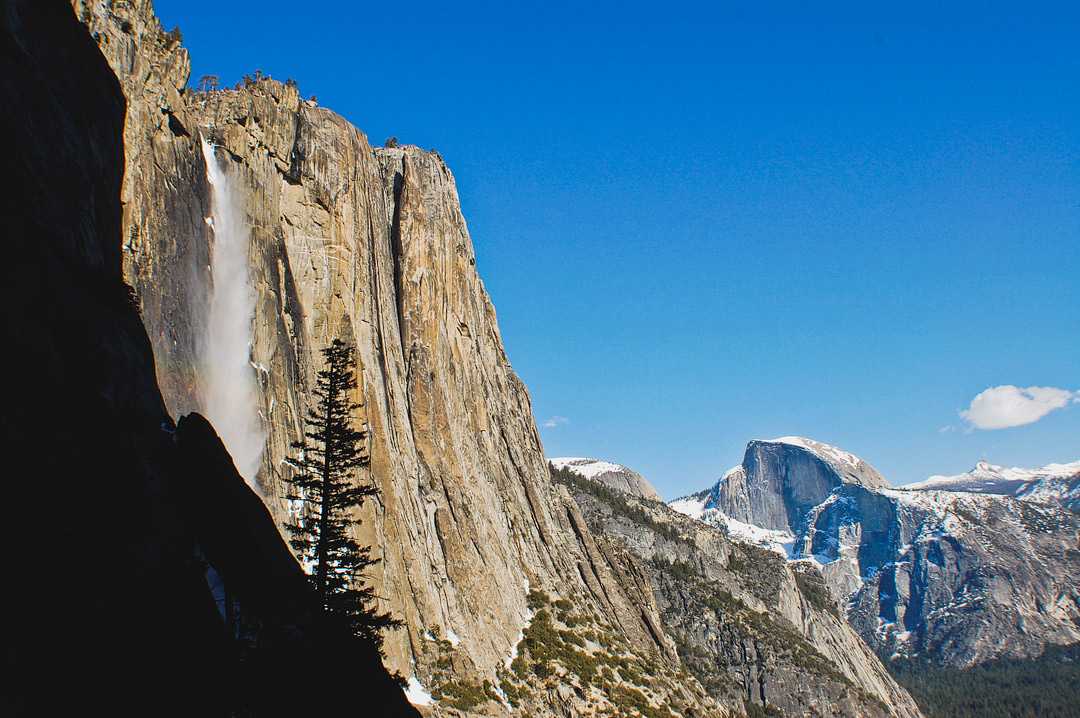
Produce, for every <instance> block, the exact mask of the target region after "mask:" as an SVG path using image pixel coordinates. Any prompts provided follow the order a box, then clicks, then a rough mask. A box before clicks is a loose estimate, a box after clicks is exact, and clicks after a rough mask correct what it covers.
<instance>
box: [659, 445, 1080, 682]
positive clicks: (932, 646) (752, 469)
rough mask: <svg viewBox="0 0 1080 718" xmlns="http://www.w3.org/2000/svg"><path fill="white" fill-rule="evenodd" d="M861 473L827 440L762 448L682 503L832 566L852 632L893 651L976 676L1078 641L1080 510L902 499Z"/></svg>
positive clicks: (1004, 500)
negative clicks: (995, 663) (989, 665)
mask: <svg viewBox="0 0 1080 718" xmlns="http://www.w3.org/2000/svg"><path fill="white" fill-rule="evenodd" d="M837 457H841V458H840V460H837ZM847 457H850V458H847ZM859 466H865V462H863V461H862V460H861V459H858V458H857V457H854V456H853V455H851V454H847V453H846V452H840V450H839V449H835V447H828V446H827V445H823V444H819V443H817V442H810V441H808V440H786V441H780V442H758V441H755V442H751V443H750V444H749V446H748V447H747V452H746V459H745V461H744V463H743V465H742V466H740V467H736V468H735V469H732V470H731V471H729V472H728V473H727V474H725V476H724V477H723V478H722V479H721V480H720V482H718V484H717V485H716V486H714V487H713V488H712V489H711V490H709V491H705V492H702V493H700V494H697V495H695V496H693V497H689V498H688V499H683V500H680V501H678V502H673V503H672V505H673V506H676V507H677V508H679V509H680V510H683V511H684V512H687V513H690V514H692V515H695V516H698V517H700V518H702V519H704V520H706V521H709V522H712V523H714V524H719V525H723V526H725V527H727V528H728V529H729V530H730V531H731V532H732V533H733V534H736V535H739V536H741V537H743V538H744V539H746V540H750V541H757V542H759V543H766V544H769V545H770V546H772V547H773V548H775V549H777V550H778V551H780V552H781V553H783V554H784V555H786V556H787V557H788V558H789V559H790V560H793V561H797V562H799V561H801V562H808V563H812V564H815V565H816V566H818V567H820V569H821V571H822V572H823V574H824V576H825V578H826V581H827V583H828V585H829V587H830V589H831V590H832V592H833V595H834V596H835V597H836V598H837V599H838V601H839V602H840V604H842V605H843V606H845V608H846V611H847V615H848V619H849V620H850V622H851V623H852V625H853V626H855V628H856V629H857V630H858V631H859V633H860V634H861V635H862V636H863V638H864V639H865V640H866V641H867V642H868V643H869V644H870V645H871V646H873V647H874V648H875V649H877V650H880V651H884V652H887V653H888V654H895V655H897V656H908V657H913V656H918V657H921V658H928V659H931V660H933V661H936V662H938V663H940V664H942V665H947V666H952V667H966V666H970V665H972V664H974V663H978V662H982V661H986V660H989V659H993V658H997V657H1028V656H1037V655H1039V654H1041V653H1042V651H1043V650H1044V649H1045V647H1046V646H1047V645H1048V644H1067V643H1073V642H1075V641H1077V640H1080V592H1078V589H1077V587H1076V586H1075V582H1074V581H1073V580H1072V579H1071V578H1070V577H1071V576H1073V575H1075V572H1076V571H1077V570H1078V569H1080V553H1077V551H1076V546H1077V545H1078V542H1080V521H1078V520H1077V517H1076V515H1075V514H1074V513H1072V512H1071V511H1068V510H1066V509H1065V507H1063V506H1054V505H1052V504H1047V503H1036V502H1035V501H1025V500H1018V499H1014V498H1012V497H1008V496H1003V495H995V494H993V493H990V492H987V493H969V492H964V491H942V490H929V489H923V490H917V489H916V490H896V489H890V488H888V485H887V484H886V483H885V482H884V480H871V481H866V480H862V479H860V478H859V477H858V476H852V472H851V471H850V469H851V468H853V467H854V468H857V467H859ZM838 467H839V468H846V469H848V471H846V472H845V471H840V470H836V469H837V468H838ZM875 474H876V472H875ZM870 476H871V477H873V475H870ZM1044 478H1045V477H1044ZM967 485H968V484H964V486H967ZM1024 485H1028V484H1027V483H1025V484H1024ZM953 488H959V486H956V487H953Z"/></svg>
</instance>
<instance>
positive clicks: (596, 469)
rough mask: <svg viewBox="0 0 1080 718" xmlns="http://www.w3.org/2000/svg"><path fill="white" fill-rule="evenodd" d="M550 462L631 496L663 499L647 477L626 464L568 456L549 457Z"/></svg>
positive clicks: (652, 499)
mask: <svg viewBox="0 0 1080 718" xmlns="http://www.w3.org/2000/svg"><path fill="white" fill-rule="evenodd" d="M548 462H549V463H550V464H551V465H552V466H554V467H555V468H556V469H570V470H571V471H573V472H574V473H576V474H581V475H582V476H584V477H585V478H587V479H592V480H593V481H597V482H599V483H601V484H604V485H605V486H610V487H611V488H613V489H618V490H619V491H622V492H623V493H626V494H630V495H631V496H636V497H638V498H640V499H648V500H649V501H663V499H662V498H660V494H658V493H656V489H654V488H653V487H652V484H650V483H649V482H648V481H646V480H645V477H643V476H642V475H641V474H639V473H638V472H636V471H634V470H633V469H628V468H627V467H625V466H621V465H619V464H613V463H611V462H610V461H600V460H599V459H582V458H568V457H564V458H556V459H548Z"/></svg>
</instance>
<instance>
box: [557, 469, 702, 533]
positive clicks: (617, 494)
mask: <svg viewBox="0 0 1080 718" xmlns="http://www.w3.org/2000/svg"><path fill="white" fill-rule="evenodd" d="M548 467H549V468H550V469H551V478H552V479H553V480H554V481H556V482H558V483H560V484H563V485H564V486H566V487H568V488H569V489H570V490H571V491H578V492H581V493H585V494H589V495H590V496H593V497H595V498H597V499H599V500H600V501H602V502H603V503H605V504H607V505H608V507H610V508H611V510H612V511H613V512H615V513H616V514H618V515H620V516H624V517H626V518H628V519H630V520H631V521H633V522H634V523H638V524H641V525H643V526H647V527H648V528H650V529H652V530H653V531H655V532H656V533H658V534H660V535H661V536H663V537H664V538H666V539H669V540H671V541H682V542H684V543H688V544H693V543H694V540H693V539H692V538H690V537H688V536H683V535H682V534H681V533H679V531H678V530H677V529H676V528H675V527H674V526H672V525H671V524H668V523H662V522H660V521H657V520H655V519H654V518H653V517H652V516H650V515H649V514H648V513H647V512H646V511H645V509H643V508H641V506H639V505H638V504H637V503H636V502H634V503H632V502H631V501H632V500H631V499H630V497H629V496H627V495H626V494H624V493H622V492H621V491H617V490H616V489H613V488H611V487H610V486H605V485H604V484H601V483H600V482H598V481H593V480H592V479H587V478H585V477H584V476H582V475H581V474H578V473H575V472H573V471H571V470H570V469H557V468H555V466H554V465H553V464H548Z"/></svg>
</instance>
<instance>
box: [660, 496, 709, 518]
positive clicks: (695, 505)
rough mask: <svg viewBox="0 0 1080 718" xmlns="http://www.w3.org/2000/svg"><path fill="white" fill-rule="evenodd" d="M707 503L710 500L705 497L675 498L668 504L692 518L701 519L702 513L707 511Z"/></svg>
mask: <svg viewBox="0 0 1080 718" xmlns="http://www.w3.org/2000/svg"><path fill="white" fill-rule="evenodd" d="M707 503H708V501H706V500H705V499H692V498H689V499H675V500H674V501H672V502H671V503H670V504H668V506H670V507H671V508H673V509H675V510H676V511H678V512H679V513H680V514H686V515H687V516H689V517H690V518H692V519H700V518H701V516H702V514H704V513H705V504H707Z"/></svg>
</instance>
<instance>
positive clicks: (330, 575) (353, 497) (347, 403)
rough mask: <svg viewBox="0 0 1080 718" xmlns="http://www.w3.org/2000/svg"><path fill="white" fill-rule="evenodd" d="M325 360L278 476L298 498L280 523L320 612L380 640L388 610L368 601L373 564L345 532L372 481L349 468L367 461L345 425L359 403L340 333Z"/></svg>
mask: <svg viewBox="0 0 1080 718" xmlns="http://www.w3.org/2000/svg"><path fill="white" fill-rule="evenodd" d="M322 353H323V356H324V357H325V359H326V364H325V366H324V368H323V369H322V370H321V371H319V373H318V379H317V380H316V388H315V392H314V393H315V396H316V397H317V399H318V402H317V405H316V408H315V409H313V410H309V411H308V420H307V426H306V427H305V431H304V438H303V440H302V441H298V442H295V443H294V444H293V448H295V449H298V450H299V455H298V457H297V458H296V459H294V460H293V462H292V463H293V465H294V466H295V468H296V471H295V473H294V474H293V475H292V476H290V477H287V478H285V479H284V481H285V483H286V484H288V485H289V487H290V490H289V492H288V496H287V497H286V498H288V499H289V500H290V501H297V502H300V507H299V508H298V510H297V511H296V512H295V514H294V516H295V521H293V522H289V523H286V524H285V528H286V530H288V531H289V533H290V534H291V536H292V538H291V540H290V541H289V544H290V545H291V546H292V547H293V550H295V551H296V552H297V554H298V555H299V557H300V559H301V563H303V564H304V568H305V570H306V571H307V573H308V575H309V576H310V579H311V583H312V586H313V587H314V588H315V592H316V593H317V594H318V597H319V602H320V606H321V608H322V610H323V612H324V613H326V614H328V615H330V616H332V617H335V618H338V619H341V620H344V621H345V622H346V623H347V624H348V626H349V629H350V631H351V632H352V633H353V634H355V635H358V636H366V637H368V638H370V639H372V640H373V641H374V642H375V644H376V645H377V646H381V645H382V633H381V632H382V630H383V629H385V628H388V627H391V626H396V625H400V621H396V620H394V619H393V618H391V617H390V614H388V613H378V612H377V611H376V610H375V609H374V608H373V607H371V606H369V605H368V604H369V603H370V602H371V601H372V599H374V597H375V596H374V593H373V589H372V588H371V587H370V586H365V585H364V581H363V572H364V569H365V568H367V567H368V566H371V565H373V564H375V563H377V559H373V558H371V548H370V547H369V546H361V545H360V544H359V543H358V542H357V541H356V540H355V539H354V538H353V537H352V536H350V534H349V529H350V527H352V526H355V525H356V524H359V523H360V521H359V519H357V518H355V517H354V515H353V514H354V509H356V508H359V507H360V506H361V505H363V503H364V499H365V498H366V497H368V496H371V495H373V494H375V493H376V488H375V486H374V485H372V484H365V483H362V482H361V481H360V479H359V477H358V476H356V470H357V469H358V468H360V467H362V466H365V465H366V464H367V463H368V456H367V454H366V453H365V452H364V451H363V449H362V443H363V441H364V439H365V438H366V437H367V432H366V431H357V430H356V429H354V428H353V427H352V421H351V414H352V412H353V411H355V410H356V409H358V408H360V404H357V403H354V402H353V401H352V400H351V399H350V396H352V395H353V394H354V393H355V391H356V360H355V358H354V356H353V350H352V348H351V347H348V346H346V345H345V343H344V342H342V341H341V340H340V339H335V340H334V341H333V343H332V344H331V345H330V346H329V347H327V348H326V349H323V350H322Z"/></svg>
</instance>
